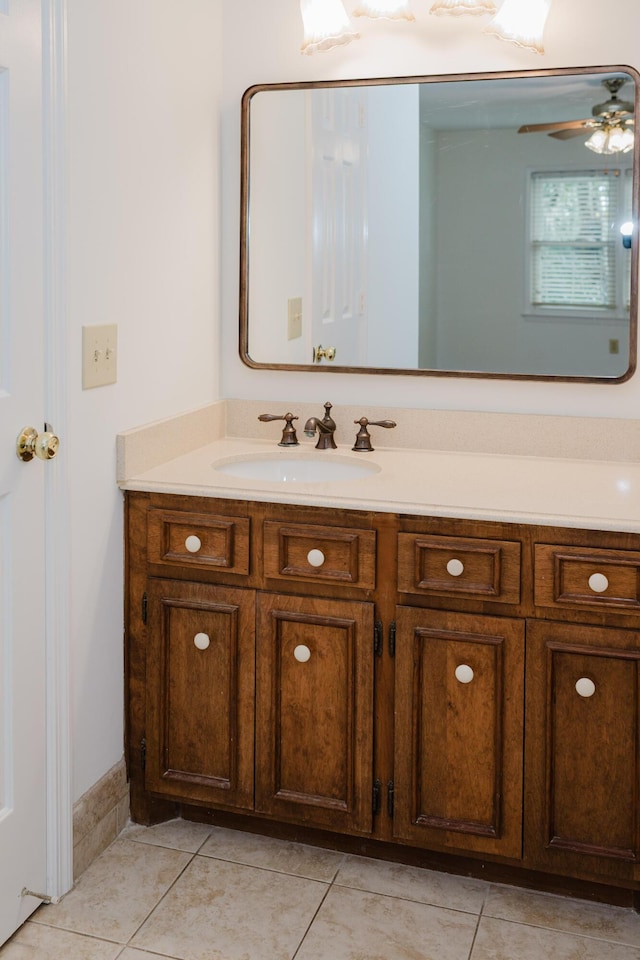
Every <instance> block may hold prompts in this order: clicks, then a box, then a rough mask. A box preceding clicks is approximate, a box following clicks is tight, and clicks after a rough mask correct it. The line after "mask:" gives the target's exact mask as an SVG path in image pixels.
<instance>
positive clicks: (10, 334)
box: [0, 0, 55, 943]
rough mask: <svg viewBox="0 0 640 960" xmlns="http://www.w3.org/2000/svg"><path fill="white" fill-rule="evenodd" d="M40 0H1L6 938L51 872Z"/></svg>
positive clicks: (1, 811)
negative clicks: (31, 436)
mask: <svg viewBox="0 0 640 960" xmlns="http://www.w3.org/2000/svg"><path fill="white" fill-rule="evenodd" d="M43 339H44V321H43V169H42V30H41V9H40V0H0V943H2V942H3V941H4V940H6V939H7V937H8V936H10V934H11V933H12V932H13V931H14V930H15V929H16V928H17V927H18V926H19V925H20V924H21V923H22V922H24V920H25V919H26V918H27V917H28V916H29V915H30V914H31V913H32V912H33V911H34V910H35V908H36V907H37V906H38V904H39V902H40V901H39V900H38V899H37V898H35V897H33V896H29V895H28V894H26V893H23V891H33V892H36V893H41V892H42V891H44V890H45V889H46V883H47V873H46V869H47V863H46V858H47V831H46V816H47V779H46V723H45V719H46V693H47V690H46V670H45V666H46V665H45V538H44V529H45V499H44V485H45V471H46V470H49V469H55V467H54V465H52V464H48V463H45V462H42V461H41V460H39V459H34V460H33V461H31V462H29V463H25V462H22V461H20V460H19V459H18V457H17V455H16V438H17V436H18V434H19V433H20V431H21V429H22V428H23V427H25V426H33V427H35V428H37V429H38V430H39V431H42V430H43V425H44V417H45V415H46V411H45V409H44V387H43V384H44V368H43V355H44V347H43Z"/></svg>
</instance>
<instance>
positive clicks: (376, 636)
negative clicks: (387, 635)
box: [373, 620, 384, 657]
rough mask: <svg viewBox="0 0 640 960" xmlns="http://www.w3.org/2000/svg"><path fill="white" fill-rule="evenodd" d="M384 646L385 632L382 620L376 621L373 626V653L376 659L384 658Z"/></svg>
mask: <svg viewBox="0 0 640 960" xmlns="http://www.w3.org/2000/svg"><path fill="white" fill-rule="evenodd" d="M383 646H384V630H383V626H382V620H376V622H375V623H374V625H373V652H374V653H375V655H376V657H381V656H382V650H383Z"/></svg>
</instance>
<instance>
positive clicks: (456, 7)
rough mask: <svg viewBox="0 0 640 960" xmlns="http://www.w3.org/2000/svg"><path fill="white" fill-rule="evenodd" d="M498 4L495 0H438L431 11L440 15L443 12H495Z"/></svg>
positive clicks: (454, 14) (455, 13)
mask: <svg viewBox="0 0 640 960" xmlns="http://www.w3.org/2000/svg"><path fill="white" fill-rule="evenodd" d="M495 12H496V5H495V3H494V0H436V2H435V3H434V4H433V6H432V7H431V9H430V10H429V13H435V14H437V15H438V16H441V15H442V14H452V15H453V16H458V15H459V14H461V13H472V14H482V13H495Z"/></svg>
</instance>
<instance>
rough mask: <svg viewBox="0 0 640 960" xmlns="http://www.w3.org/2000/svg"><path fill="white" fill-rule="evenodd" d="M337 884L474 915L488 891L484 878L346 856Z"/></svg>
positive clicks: (478, 911)
mask: <svg viewBox="0 0 640 960" xmlns="http://www.w3.org/2000/svg"><path fill="white" fill-rule="evenodd" d="M336 884H339V885H340V886H344V887H354V888H355V889H357V890H367V891H369V892H370V893H381V894H384V895H385V896H388V897H400V898H401V899H403V900H416V901H418V902H420V903H430V904H433V905H434V906H438V907H449V908H451V909H452V910H463V911H465V912H466V913H475V914H479V913H480V911H481V909H482V904H483V902H484V898H485V895H486V892H487V890H488V884H487V883H485V882H484V881H482V880H470V879H468V878H466V877H456V876H453V875H452V874H448V873H436V872H435V871H433V870H423V869H421V868H420V867H407V866H405V865H404V864H401V863H387V862H386V861H384V860H367V859H365V858H364V857H346V858H345V862H344V863H343V865H342V867H341V868H340V871H339V873H338V876H337V879H336Z"/></svg>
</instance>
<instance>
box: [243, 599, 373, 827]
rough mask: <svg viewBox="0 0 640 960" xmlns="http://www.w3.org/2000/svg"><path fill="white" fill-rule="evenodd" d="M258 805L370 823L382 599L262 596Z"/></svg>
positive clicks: (315, 821) (332, 823)
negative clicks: (376, 612) (376, 602)
mask: <svg viewBox="0 0 640 960" xmlns="http://www.w3.org/2000/svg"><path fill="white" fill-rule="evenodd" d="M256 668H257V678H256V685H257V700H256V809H257V810H259V811H260V812H262V813H266V814H271V815H273V816H274V817H278V818H279V819H282V820H292V821H294V822H299V823H305V824H309V825H312V826H320V827H327V828H329V829H335V830H341V831H347V832H356V833H369V832H370V831H371V820H372V812H371V806H372V801H371V795H372V771H371V767H372V762H373V761H372V757H373V605H372V604H369V603H357V602H347V601H342V600H341V601H332V600H316V599H309V598H305V597H285V596H279V595H274V594H263V595H259V596H258V643H257V657H256Z"/></svg>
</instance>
